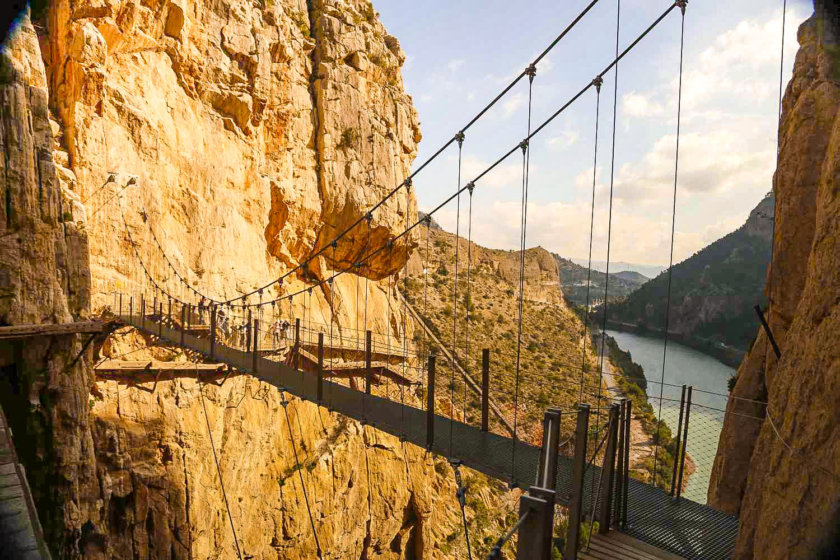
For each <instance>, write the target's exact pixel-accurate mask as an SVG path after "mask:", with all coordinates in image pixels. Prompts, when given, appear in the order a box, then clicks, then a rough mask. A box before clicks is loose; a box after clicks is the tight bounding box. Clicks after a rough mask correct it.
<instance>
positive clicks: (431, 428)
mask: <svg viewBox="0 0 840 560" xmlns="http://www.w3.org/2000/svg"><path fill="white" fill-rule="evenodd" d="M428 375H429V379H428V380H427V385H426V388H427V393H426V449H427V450H428V451H431V450H432V446H433V445H434V443H435V355H434V354H431V355H430V356H429V366H428Z"/></svg>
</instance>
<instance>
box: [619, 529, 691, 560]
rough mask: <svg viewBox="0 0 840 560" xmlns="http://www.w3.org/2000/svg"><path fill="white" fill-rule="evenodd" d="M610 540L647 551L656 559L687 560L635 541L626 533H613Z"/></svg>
mask: <svg viewBox="0 0 840 560" xmlns="http://www.w3.org/2000/svg"><path fill="white" fill-rule="evenodd" d="M609 538H611V539H613V540H615V541H618V542H622V543H625V544H627V545H629V546H632V547H633V548H635V549H636V550H639V551H645V552H647V553H648V554H652V555H653V556H655V557H656V558H660V559H662V560H685V559H684V558H683V557H682V556H677V555H676V554H673V553H671V552H667V551H665V550H661V549H659V548H656V547H655V546H653V545H650V544H648V543H646V542H642V541H640V540H637V539H634V538H633V537H631V536H629V535H625V534H624V533H621V532H619V531H611V532H610V534H609Z"/></svg>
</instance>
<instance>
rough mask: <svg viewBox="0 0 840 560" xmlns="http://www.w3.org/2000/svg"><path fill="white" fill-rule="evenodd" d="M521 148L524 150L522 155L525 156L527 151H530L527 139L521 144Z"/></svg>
mask: <svg viewBox="0 0 840 560" xmlns="http://www.w3.org/2000/svg"><path fill="white" fill-rule="evenodd" d="M519 147H520V148H522V153H523V154H524V153H525V152H527V151H528V139H527V138H526V139H525V140H523V141H522V142H520V143H519Z"/></svg>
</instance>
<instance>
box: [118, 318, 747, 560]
mask: <svg viewBox="0 0 840 560" xmlns="http://www.w3.org/2000/svg"><path fill="white" fill-rule="evenodd" d="M119 320H120V321H121V322H123V323H124V324H127V325H132V326H134V327H136V328H138V329H141V330H144V331H146V332H148V333H150V334H153V335H157V336H159V337H160V338H161V339H162V340H164V341H167V342H169V343H171V344H175V345H178V344H179V343H180V340H181V336H182V333H181V332H179V331H175V330H172V329H169V328H168V327H166V326H163V325H160V324H159V323H158V324H154V325H152V324H149V323H148V321H146V323H145V327H144V326H143V325H141V318H140V317H138V316H127V315H121V316H119ZM183 340H184V346H185V347H187V348H190V349H192V350H194V351H196V352H199V353H201V354H203V355H205V356H210V345H211V343H210V340H209V339H207V338H200V337H196V336H193V335H191V334H188V333H186V332H184V333H183ZM212 361H215V362H224V363H226V364H228V365H229V366H231V367H234V368H236V369H237V370H239V371H242V372H247V373H249V374H251V375H253V376H254V377H256V378H257V379H260V380H261V381H264V382H266V383H269V384H271V385H273V386H275V387H278V388H280V389H282V390H285V391H287V392H289V393H291V394H293V395H295V396H297V397H299V398H301V399H303V400H307V401H309V402H312V403H315V404H318V405H320V406H324V407H326V408H328V409H329V410H330V411H333V412H337V413H339V414H342V415H344V416H347V417H349V418H353V419H355V420H357V421H360V422H363V423H366V424H370V425H371V426H373V427H374V428H376V429H378V430H382V431H384V432H387V433H389V434H392V435H395V436H397V437H401V438H403V439H404V440H405V441H408V442H409V443H413V444H414V445H417V446H419V447H423V448H426V449H427V450H429V451H430V452H432V453H435V454H436V455H440V456H442V457H446V458H449V459H457V460H460V461H461V462H462V464H463V465H464V466H466V467H469V468H471V469H474V470H477V471H479V472H481V473H484V474H486V475H487V476H490V477H493V478H496V479H498V480H502V481H505V482H511V483H513V484H515V485H517V486H519V487H521V488H527V487H528V486H529V485H531V484H532V483H533V482H534V474H535V473H536V472H537V466H538V464H539V458H540V449H539V448H538V447H536V446H533V445H531V444H529V443H526V442H523V441H521V440H516V441H514V440H513V439H511V438H508V437H504V436H500V435H497V434H494V433H490V432H484V431H482V430H481V429H480V428H478V427H475V426H471V425H468V424H465V423H462V422H459V421H457V420H450V419H449V418H447V417H444V416H440V415H437V414H434V415H432V417H431V418H429V415H428V414H427V412H426V411H425V410H421V409H418V408H416V407H413V406H409V405H405V404H401V403H399V402H395V401H392V400H390V399H387V398H383V397H379V396H377V395H372V394H371V395H368V394H365V393H364V392H362V391H357V390H354V389H352V388H350V387H345V386H344V385H340V384H338V383H333V382H331V381H329V380H328V379H324V380H323V393H322V395H323V398H322V399H321V400H320V401H319V399H318V387H317V386H318V380H317V376H316V375H313V374H311V373H307V372H304V371H301V370H296V369H293V368H291V367H289V366H288V365H287V364H286V363H283V362H280V361H274V360H270V359H267V358H265V357H262V356H260V355H257V356H256V357H255V356H254V354H253V353H251V352H245V351H242V350H238V349H235V348H230V347H227V346H223V345H221V344H218V343H217V344H216V345H215V348H214V352H213V356H212ZM254 366H256V368H254ZM429 428H430V429H429ZM514 447H515V448H516V452H515V456H516V462H515V463H512V461H511V457H512V456H513V448H514ZM600 472H601V469H600V468H599V467H598V466H597V465H592V466H591V467H590V468H588V469H587V471H586V474H585V478H584V511H591V510H592V497H593V496H595V491H594V489H595V488H596V487H597V483H598V480H599V477H600ZM572 487H573V484H572V458H571V457H567V456H564V455H561V456H560V457H559V459H558V465H557V485H556V490H557V501H558V503H559V504H560V505H563V506H568V504H569V503H570V500H571V495H572ZM628 503H629V506H628V512H627V526H626V527H625V528H624V529H622V531H623V532H625V533H626V534H627V535H629V536H631V537H633V538H636V539H638V540H640V541H643V542H645V543H648V544H649V545H652V546H655V547H658V548H661V549H663V550H665V551H668V552H671V553H673V554H677V555H679V556H681V557H683V558H686V559H687V560H726V559H727V558H729V557H730V556H731V552H732V549H733V547H734V543H735V536H736V534H737V531H738V520H737V518H735V517H732V516H729V515H726V514H724V513H722V512H720V511H717V510H715V509H712V508H710V507H708V506H705V505H702V504H698V503H695V502H692V501H690V500H685V499H680V500H674V499H673V498H671V496H669V495H668V494H667V493H666V492H664V491H663V490H661V489H659V488H655V487H653V486H651V485H649V484H645V483H643V482H640V481H637V480H635V479H632V478H631V479H630V480H629V487H628Z"/></svg>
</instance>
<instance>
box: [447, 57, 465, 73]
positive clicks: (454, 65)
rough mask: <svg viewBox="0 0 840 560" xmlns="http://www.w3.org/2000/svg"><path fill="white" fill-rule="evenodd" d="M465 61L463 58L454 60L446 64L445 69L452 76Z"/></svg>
mask: <svg viewBox="0 0 840 560" xmlns="http://www.w3.org/2000/svg"><path fill="white" fill-rule="evenodd" d="M465 62H466V61H465V60H464V59H463V58H454V59H452V60H450V61H449V62H447V63H446V68H447V69H448V70H449V71H450V72H452V73H453V74H454V73H455V72H457V71H458V69H459V68H461V67H462V66H463V65H464V63H465Z"/></svg>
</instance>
